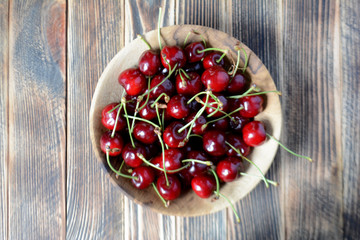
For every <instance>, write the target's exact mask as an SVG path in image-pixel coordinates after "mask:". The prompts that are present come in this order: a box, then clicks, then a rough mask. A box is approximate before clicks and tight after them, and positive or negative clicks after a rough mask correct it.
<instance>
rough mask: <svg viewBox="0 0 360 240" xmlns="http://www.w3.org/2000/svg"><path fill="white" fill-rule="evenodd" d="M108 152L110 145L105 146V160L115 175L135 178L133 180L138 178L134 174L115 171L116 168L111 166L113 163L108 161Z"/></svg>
mask: <svg viewBox="0 0 360 240" xmlns="http://www.w3.org/2000/svg"><path fill="white" fill-rule="evenodd" d="M109 152H110V147H109V146H107V147H106V161H107V163H108V165H109V167H110V169H111V170H112V171H113V172H114V173H116V174H117V175H119V176H121V177H124V178H130V179H135V180H138V179H139V178H138V177H136V176H129V175H126V174H123V173H121V172H120V171H116V169H115V168H114V167H113V165H112V164H111V162H110V157H109Z"/></svg>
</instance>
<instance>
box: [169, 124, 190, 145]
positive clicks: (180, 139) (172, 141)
mask: <svg viewBox="0 0 360 240" xmlns="http://www.w3.org/2000/svg"><path fill="white" fill-rule="evenodd" d="M183 126H184V124H182V123H181V122H176V121H174V122H172V123H170V125H168V126H167V127H166V128H165V131H164V134H163V135H164V142H165V143H166V144H167V145H168V146H169V147H171V148H181V147H183V146H184V145H185V144H186V141H185V138H186V136H187V134H188V131H187V129H185V130H184V131H182V132H180V133H179V132H178V131H179V129H180V128H182V127H183Z"/></svg>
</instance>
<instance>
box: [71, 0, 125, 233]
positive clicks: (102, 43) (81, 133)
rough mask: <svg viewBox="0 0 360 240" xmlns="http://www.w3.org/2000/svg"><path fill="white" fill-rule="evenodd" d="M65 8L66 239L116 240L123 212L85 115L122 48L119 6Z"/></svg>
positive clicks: (78, 4) (121, 7)
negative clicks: (112, 60)
mask: <svg viewBox="0 0 360 240" xmlns="http://www.w3.org/2000/svg"><path fill="white" fill-rule="evenodd" d="M68 5H69V6H68V35H67V36H68V39H67V40H68V55H67V59H68V67H67V70H68V72H67V77H68V95H67V117H68V125H67V135H68V138H67V146H68V151H67V238H69V239H121V238H123V237H124V232H125V227H124V225H125V224H127V221H129V219H126V218H125V213H124V212H125V211H127V206H126V205H125V203H124V197H123V195H122V194H121V193H120V191H119V189H118V187H117V186H115V185H114V184H113V183H111V182H110V178H109V177H108V174H107V172H106V171H104V166H103V165H102V163H100V162H99V161H98V160H97V159H96V157H95V154H94V152H93V149H92V146H91V141H90V136H89V127H88V126H89V124H88V123H89V117H88V115H89V110H90V102H91V98H92V95H93V92H94V90H95V87H96V83H97V81H98V79H99V77H100V75H101V73H102V71H103V70H104V68H105V66H106V64H107V63H108V62H109V61H110V60H111V59H112V58H113V56H114V55H115V54H116V53H117V52H118V51H119V50H120V48H121V47H122V46H123V45H124V41H123V29H124V25H123V24H124V2H123V1H105V0H103V1H75V0H70V1H68Z"/></svg>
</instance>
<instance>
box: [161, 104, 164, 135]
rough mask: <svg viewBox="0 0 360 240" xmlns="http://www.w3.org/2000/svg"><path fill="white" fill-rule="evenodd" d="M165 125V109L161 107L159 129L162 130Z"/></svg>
mask: <svg viewBox="0 0 360 240" xmlns="http://www.w3.org/2000/svg"><path fill="white" fill-rule="evenodd" d="M164 126H165V109H163V112H162V115H161V129H162V131H164Z"/></svg>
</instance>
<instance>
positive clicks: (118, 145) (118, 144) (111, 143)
mask: <svg viewBox="0 0 360 240" xmlns="http://www.w3.org/2000/svg"><path fill="white" fill-rule="evenodd" d="M111 133H112V132H111V131H108V132H105V133H104V134H103V135H102V136H101V138H100V148H101V151H103V152H104V153H106V149H107V148H108V147H109V149H110V151H109V156H112V157H115V156H119V155H120V154H121V151H122V148H123V145H124V141H123V139H122V137H121V136H120V134H118V133H117V132H115V134H114V137H111Z"/></svg>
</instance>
